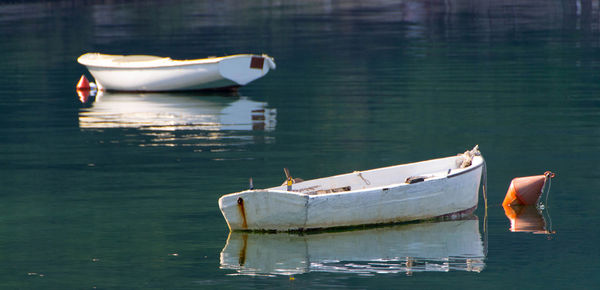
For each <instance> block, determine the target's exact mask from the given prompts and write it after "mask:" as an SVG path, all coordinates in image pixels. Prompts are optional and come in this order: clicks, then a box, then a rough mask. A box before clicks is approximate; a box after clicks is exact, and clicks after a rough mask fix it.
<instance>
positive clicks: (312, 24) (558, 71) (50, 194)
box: [0, 0, 600, 289]
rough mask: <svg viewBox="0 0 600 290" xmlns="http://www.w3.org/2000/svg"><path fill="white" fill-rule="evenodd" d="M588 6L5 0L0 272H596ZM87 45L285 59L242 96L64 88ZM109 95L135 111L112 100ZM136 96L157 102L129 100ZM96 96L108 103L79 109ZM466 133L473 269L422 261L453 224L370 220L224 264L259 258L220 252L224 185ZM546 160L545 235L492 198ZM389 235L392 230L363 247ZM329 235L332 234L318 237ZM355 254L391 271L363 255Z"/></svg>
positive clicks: (28, 277)
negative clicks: (475, 150) (481, 161)
mask: <svg viewBox="0 0 600 290" xmlns="http://www.w3.org/2000/svg"><path fill="white" fill-rule="evenodd" d="M597 7H598V3H597V2H593V1H551V2H547V1H514V2H510V3H505V2H502V3H496V1H476V2H473V1H441V0H440V1H425V2H423V1H400V2H387V1H298V2H295V1H283V2H278V1H260V2H259V1H243V2H242V1H218V2H211V1H205V2H204V1H203V2H198V1H27V2H24V1H0V39H1V41H0V52H2V53H1V54H0V76H1V78H0V125H1V126H0V212H1V215H0V237H1V239H0V269H2V270H0V286H1V287H2V288H6V289H27V288H39V289H85V288H92V287H97V288H124V289H131V288H163V289H178V288H200V289H202V288H236V289H237V288H308V287H310V288H336V287H340V288H341V287H344V288H346V287H348V288H392V287H393V288H405V287H418V288H465V287H469V288H474V287H486V288H490V287H491V288H506V287H515V288H520V289H530V288H569V289H572V288H583V289H592V288H595V287H597V285H598V283H599V282H600V280H599V279H598V278H597V275H595V274H596V273H597V272H598V271H599V270H600V263H599V262H598V257H599V256H600V253H599V251H598V247H597V245H598V244H599V243H600V235H599V234H598V230H596V229H595V228H594V226H595V225H596V224H597V223H598V222H599V221H600V216H599V215H598V209H600V200H599V198H598V195H597V189H598V188H599V186H600V182H599V181H600V176H599V174H598V165H597V163H598V161H599V160H600V153H599V150H598V149H599V148H600V146H599V145H598V144H600V130H599V127H598V124H600V113H599V112H600V101H599V100H600V99H599V98H598V92H599V91H600V85H599V80H600V73H599V70H598V69H599V68H600V58H599V57H598V55H599V47H600V34H599V32H600V28H599V25H598V23H599V20H600V18H599V13H600V10H598V8H597ZM93 51H98V52H103V53H112V54H151V55H163V56H171V57H173V58H201V57H205V56H210V55H226V54H235V53H245V52H250V53H267V54H269V55H271V56H273V57H274V58H275V61H276V63H277V70H275V71H271V72H270V73H269V74H268V75H267V76H265V77H264V78H262V79H259V80H257V81H255V82H252V83H251V84H249V85H248V86H246V87H243V88H242V89H240V91H239V94H237V95H235V94H234V95H221V94H209V95H206V94H195V95H194V94H192V95H169V96H167V98H166V100H165V98H164V96H162V97H161V96H151V95H150V96H149V95H135V94H134V95H122V94H121V95H119V94H112V95H110V94H108V95H106V96H103V98H101V99H99V100H97V103H93V102H92V103H90V102H88V103H85V104H82V103H81V102H80V100H79V99H78V96H77V95H76V93H75V90H74V87H75V84H76V83H77V81H78V79H79V77H80V76H81V75H82V74H84V73H87V71H86V70H85V68H84V67H82V66H81V65H79V64H77V63H76V58H77V57H78V56H79V55H81V54H83V53H86V52H93ZM169 99H172V101H170V100H169ZM122 102H129V105H130V107H128V108H130V109H131V110H133V111H131V110H130V111H127V110H124V111H120V110H123V108H124V107H123V106H121V105H119V104H122ZM111 104H112V105H111ZM147 107H151V108H153V109H152V110H153V111H152V112H154V114H146V115H141V116H140V115H139V114H136V113H135V112H136V110H138V111H139V110H141V109H143V108H147ZM257 107H260V108H266V109H268V111H269V112H270V115H268V116H267V117H266V120H265V122H248V121H236V120H237V119H236V118H237V117H240V116H241V117H244V116H247V115H248V110H251V109H252V108H257ZM156 108H160V109H158V110H155V109H156ZM142 111H143V110H142ZM117 112H120V114H117ZM92 113H97V114H99V115H100V116H101V117H103V118H105V119H103V121H102V122H97V120H96V121H95V122H94V121H93V120H92V122H90V119H89V116H90V114H91V115H93V114H92ZM138 113H139V112H138ZM172 116H175V117H174V118H171V117H172ZM182 116H187V117H182ZM190 116H191V117H190ZM106 118H108V119H106ZM169 118H171V119H169ZM224 118H225V119H224ZM227 118H229V119H227ZM224 120H229V121H224ZM231 120H234V121H231ZM475 144H479V146H480V148H481V151H482V153H483V155H484V157H485V158H486V161H487V172H488V175H487V179H488V186H489V190H488V199H489V209H488V212H487V217H486V216H485V211H484V208H483V197H481V199H480V204H479V205H480V206H479V209H478V210H477V211H476V212H475V216H476V217H477V219H475V220H473V219H470V220H469V222H471V223H472V222H476V223H477V225H478V230H477V231H476V232H474V235H473V236H469V237H470V238H466V242H468V243H473V245H475V247H477V245H480V246H482V247H483V246H484V245H485V250H486V255H485V258H484V259H482V260H481V262H482V265H480V264H477V265H479V266H478V267H480V266H482V267H481V268H477V269H478V271H464V269H462V268H460V269H458V268H453V266H452V265H455V264H454V262H456V261H459V262H461V261H462V259H463V258H464V257H463V256H460V255H459V256H460V257H450V259H449V260H448V263H447V264H449V265H450V268H449V271H447V272H446V271H444V269H445V268H444V267H445V266H444V261H443V260H439V259H432V258H444V257H438V256H439V255H438V256H435V255H434V257H430V256H429V254H431V253H437V252H436V251H437V250H439V249H440V248H443V247H446V246H447V245H450V244H451V243H453V242H459V243H458V244H461V245H462V244H464V243H463V242H462V241H463V240H461V239H462V238H464V235H456V231H454V230H452V229H451V228H450V230H449V229H448V227H446V226H445V225H447V224H442V225H436V226H441V227H442V230H435V231H427V230H426V229H428V228H430V227H429V225H427V224H425V225H413V224H411V225H401V226H396V227H391V228H383V229H379V230H378V231H377V229H376V231H377V234H374V236H373V241H375V242H373V243H371V244H367V242H366V241H365V240H364V239H360V238H358V237H361V236H364V232H362V231H352V232H351V233H350V237H349V238H348V239H339V238H336V237H338V236H336V235H335V234H331V233H322V234H320V235H317V236H309V237H306V238H302V237H292V238H291V239H292V241H291V242H290V245H297V246H298V245H299V246H302V245H304V243H306V245H307V246H306V247H307V249H308V250H307V252H296V251H292V250H290V251H286V250H285V245H286V243H283V244H282V245H281V244H280V246H279V247H275V246H271V247H269V245H271V243H277V241H279V240H278V239H279V238H278V236H274V237H272V238H270V237H262V236H259V237H253V236H251V237H249V240H259V241H260V243H264V244H265V246H264V247H260V246H257V247H255V249H256V251H257V252H256V253H259V254H260V255H257V256H252V255H251V253H248V254H246V255H245V257H246V258H245V260H243V259H239V257H237V256H236V257H237V258H236V259H237V261H238V265H237V266H238V267H239V266H240V265H242V264H243V265H252V263H254V265H258V264H259V263H260V262H261V261H263V264H262V265H261V266H260V267H258V266H257V268H258V269H256V271H254V272H252V271H251V273H248V272H244V271H238V270H236V268H235V267H230V266H231V265H229V264H226V263H224V262H223V261H222V259H221V257H222V252H225V250H224V249H225V248H226V243H227V238H228V234H229V231H228V228H227V225H226V223H225V220H224V219H223V217H222V215H221V213H220V211H219V209H218V205H217V199H218V198H219V197H220V196H221V195H222V194H225V193H230V192H235V191H239V190H242V189H245V188H246V187H247V185H248V178H249V177H253V180H254V185H255V186H256V187H270V186H274V185H277V184H280V183H281V182H282V181H283V178H284V174H283V170H282V168H284V167H287V168H289V169H290V170H291V172H292V174H293V175H294V176H298V177H302V178H304V179H309V178H317V177H322V176H329V175H334V174H338V173H345V172H351V171H354V170H363V169H370V168H376V167H382V166H388V165H394V164H399V163H406V162H413V161H419V160H424V159H430V158H436V157H442V156H448V155H454V154H457V153H461V152H464V151H465V150H467V149H470V148H472V147H473V146H474V145H475ZM546 170H552V171H553V172H555V173H556V174H557V177H556V178H555V179H554V180H553V182H552V186H551V189H550V196H549V198H548V204H547V206H548V207H549V210H546V211H544V212H543V215H544V217H545V218H546V219H545V225H546V228H552V230H554V231H556V233H555V234H553V235H544V234H533V233H527V232H520V233H515V232H511V231H510V230H509V228H510V227H511V224H510V221H509V219H508V218H507V217H506V216H505V214H504V210H503V208H502V207H501V206H500V203H501V202H502V200H503V198H504V195H505V193H506V190H507V188H508V185H509V183H510V180H511V179H512V178H514V177H517V176H528V175H536V174H542V173H543V172H544V171H546ZM484 220H486V221H487V228H484ZM446 231H448V234H446ZM354 232H358V233H357V234H354ZM415 232H426V234H424V235H423V238H422V239H419V238H418V237H419V235H418V234H413V233H415ZM386 233H391V234H390V236H392V237H394V238H395V239H398V240H397V243H398V245H399V246H398V247H395V246H394V245H393V244H391V245H390V244H389V243H388V241H386V242H381V243H378V242H376V241H377V240H376V239H377V238H380V237H388V236H387V234H386ZM453 233H454V234H453ZM469 233H473V232H469ZM342 234H343V233H342ZM407 237H409V238H407ZM459 237H460V238H459ZM321 239H325V240H326V239H331V241H332V243H324V244H319V243H316V242H314V241H320V240H321ZM367 240H369V239H367ZM333 242H338V243H339V246H338V244H335V243H333ZM260 243H259V244H260ZM446 243H448V244H446ZM365 245H368V246H369V249H366V248H365ZM400 245H402V246H407V247H409V248H410V251H408V252H406V251H402V249H403V248H402V247H400ZM445 245H446V246H445ZM281 247H284V249H283V250H282V249H281ZM290 247H291V246H290ZM448 247H449V246H448ZM373 249H375V250H373ZM353 250H354V251H355V252H356V253H370V252H369V250H373V251H374V254H373V255H374V256H373V255H372V256H370V257H368V258H369V259H371V258H378V259H375V260H368V259H366V258H361V256H360V255H358V254H357V255H356V256H354V257H353V256H352V255H349V254H348V255H342V253H347V252H350V253H352V251H353ZM343 251H346V252H343ZM238 252H239V251H238ZM238 252H236V253H238ZM322 252H324V253H328V254H329V255H334V254H336V253H338V254H339V256H341V257H345V258H344V259H345V260H339V261H335V260H334V261H330V260H326V259H319V257H328V256H327V255H324V254H323V255H319V254H318V253H322ZM297 253H299V254H298V255H296V254H297ZM306 253H308V256H307V255H306ZM406 253H408V254H406ZM446 253H447V252H446ZM453 253H455V252H451V253H450V254H453ZM234 254H235V253H234ZM238 254H239V253H238ZM378 254H379V255H381V256H377V255H378ZM404 254H406V256H409V255H410V256H417V255H419V254H420V255H422V256H423V257H424V258H428V259H425V260H426V261H427V263H428V265H429V268H425V270H423V271H417V268H418V267H415V271H407V269H406V266H407V263H408V262H407V260H406V257H405V256H403V255H404ZM463 254H465V253H463ZM267 255H270V256H267ZM390 255H391V256H390ZM252 257H254V258H252ZM329 257H330V256H329ZM263 258H264V260H261V259H263ZM446 258H448V257H446ZM232 261H236V260H235V259H233V260H232ZM242 261H243V263H242ZM278 261H279V262H280V264H277V263H278ZM284 261H299V262H301V261H304V262H307V261H308V264H309V266H307V267H304V268H301V270H299V271H297V272H294V274H293V276H290V275H288V274H289V273H288V274H286V273H282V272H283V271H279V272H277V271H276V270H277V269H283V268H284V267H283V266H282V265H283V264H282V263H283V262H284ZM421 261H422V260H421ZM299 262H298V263H299ZM419 263H420V262H419V260H417V262H415V265H417V266H423V265H424V264H419ZM234 264H235V263H234ZM464 264H465V265H466V262H465V263H464ZM228 265H229V266H228ZM278 265H279V266H278ZM290 265H301V264H293V263H291V262H290ZM303 265H306V264H303ZM461 265H462V264H461ZM234 266H235V265H234ZM310 266H312V267H310ZM278 267H279V268H278ZM368 267H375V268H377V267H380V270H381V269H384V268H385V269H392V270H390V271H384V270H381V271H358V270H357V269H364V268H368ZM261 269H262V270H263V271H261ZM269 269H270V270H269ZM436 269H437V270H436ZM440 269H441V270H440ZM248 274H252V275H248ZM290 277H293V279H291V278H290Z"/></svg>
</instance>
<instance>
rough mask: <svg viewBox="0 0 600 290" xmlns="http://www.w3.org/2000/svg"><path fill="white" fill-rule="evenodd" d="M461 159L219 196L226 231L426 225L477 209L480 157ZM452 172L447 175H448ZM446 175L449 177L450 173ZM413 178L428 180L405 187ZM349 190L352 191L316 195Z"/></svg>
mask: <svg viewBox="0 0 600 290" xmlns="http://www.w3.org/2000/svg"><path fill="white" fill-rule="evenodd" d="M463 158H464V157H463V156H462V155H459V156H453V157H447V158H440V159H433V160H428V161H423V162H417V163H410V164H404V165H397V166H391V167H385V168H379V169H373V170H368V171H360V172H359V171H357V172H353V173H349V174H343V175H337V176H333V177H328V178H321V179H315V180H308V181H304V182H299V183H296V184H294V185H293V188H292V191H287V190H286V186H278V187H273V188H268V189H258V190H246V191H242V192H238V193H232V194H227V195H224V196H222V197H221V198H220V199H219V207H220V209H221V212H222V213H223V216H224V217H225V220H226V221H227V225H228V226H229V229H230V230H232V231H234V230H276V231H290V230H306V229H317V228H329V227H344V226H356V225H365V224H383V223H396V222H407V221H415V220H427V219H432V218H436V217H440V216H444V215H461V214H469V213H471V212H472V211H473V210H475V209H476V207H477V203H478V192H479V185H480V179H481V173H482V169H483V157H481V156H475V157H473V161H472V164H471V165H470V166H469V167H466V168H459V165H460V163H461V162H462V160H463ZM449 170H450V172H449ZM448 172H449V173H448ZM411 176H428V178H427V179H425V181H422V182H418V183H413V184H407V183H405V180H406V178H408V177H411ZM343 187H349V188H350V189H351V190H350V191H343V192H335V193H320V192H319V190H327V189H333V188H343Z"/></svg>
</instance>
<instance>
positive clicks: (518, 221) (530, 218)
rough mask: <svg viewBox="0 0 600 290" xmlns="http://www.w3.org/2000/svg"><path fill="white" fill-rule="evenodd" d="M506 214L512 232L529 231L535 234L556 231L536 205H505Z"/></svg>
mask: <svg viewBox="0 0 600 290" xmlns="http://www.w3.org/2000/svg"><path fill="white" fill-rule="evenodd" d="M503 207H504V214H505V215H506V217H507V218H508V219H509V220H510V231H511V232H529V233H534V234H553V233H555V232H554V231H552V230H551V229H549V228H548V227H547V226H546V219H545V217H544V215H543V213H542V211H541V210H540V209H538V208H537V207H536V206H535V205H521V206H519V205H517V206H507V205H505V206H503Z"/></svg>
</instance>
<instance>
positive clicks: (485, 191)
mask: <svg viewBox="0 0 600 290" xmlns="http://www.w3.org/2000/svg"><path fill="white" fill-rule="evenodd" d="M482 178H483V201H484V204H485V213H484V216H483V250H484V255H485V256H486V257H487V254H488V232H487V216H488V214H487V211H488V202H487V163H486V162H485V159H484V160H483V175H482Z"/></svg>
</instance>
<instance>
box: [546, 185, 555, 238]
mask: <svg viewBox="0 0 600 290" xmlns="http://www.w3.org/2000/svg"><path fill="white" fill-rule="evenodd" d="M548 181H549V182H548V192H547V193H546V204H545V205H546V211H547V212H548V232H549V233H550V234H553V233H554V232H553V231H552V218H551V217H550V206H549V205H548V196H549V195H550V187H551V186H552V178H549V180H548Z"/></svg>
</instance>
